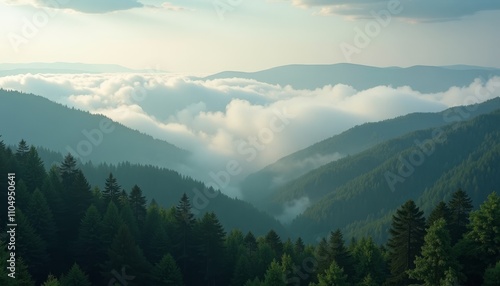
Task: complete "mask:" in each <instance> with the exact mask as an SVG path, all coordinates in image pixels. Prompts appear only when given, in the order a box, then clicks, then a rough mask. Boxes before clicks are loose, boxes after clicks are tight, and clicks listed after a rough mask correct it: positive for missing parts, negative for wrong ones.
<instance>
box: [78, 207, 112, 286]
mask: <svg viewBox="0 0 500 286" xmlns="http://www.w3.org/2000/svg"><path fill="white" fill-rule="evenodd" d="M102 232H103V227H102V221H101V215H100V214H99V211H98V210H97V208H96V207H95V206H94V205H91V206H90V207H89V208H88V209H87V212H86V213H85V215H84V216H83V219H82V221H81V223H80V228H79V231H78V240H77V241H76V247H75V253H76V257H78V261H79V263H80V264H81V265H82V268H83V269H84V270H85V271H86V272H87V273H89V279H90V282H92V284H93V285H97V284H98V283H99V281H100V279H101V275H100V274H99V270H100V268H99V264H100V263H101V262H102V257H103V256H104V255H105V249H104V246H103V239H102Z"/></svg>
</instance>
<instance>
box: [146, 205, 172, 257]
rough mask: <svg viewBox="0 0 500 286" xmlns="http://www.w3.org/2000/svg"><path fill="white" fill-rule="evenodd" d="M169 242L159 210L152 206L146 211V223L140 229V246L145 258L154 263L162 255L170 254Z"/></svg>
mask: <svg viewBox="0 0 500 286" xmlns="http://www.w3.org/2000/svg"><path fill="white" fill-rule="evenodd" d="M169 242H170V240H169V237H168V235H167V232H166V229H165V226H164V224H163V219H162V216H161V214H160V208H159V207H158V206H157V205H154V204H152V205H151V206H150V207H149V209H148V210H147V216H146V221H145V223H144V226H143V228H142V240H141V245H142V248H143V249H144V255H145V256H146V258H147V259H148V260H149V261H151V262H153V263H156V262H158V261H159V260H160V259H161V258H162V257H163V255H162V253H166V252H170V250H171V248H170V247H171V246H170V243H169Z"/></svg>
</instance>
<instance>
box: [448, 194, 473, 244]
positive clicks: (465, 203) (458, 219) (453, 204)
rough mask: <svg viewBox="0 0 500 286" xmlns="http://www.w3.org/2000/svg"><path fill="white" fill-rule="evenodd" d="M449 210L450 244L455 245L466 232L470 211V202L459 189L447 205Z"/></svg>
mask: <svg viewBox="0 0 500 286" xmlns="http://www.w3.org/2000/svg"><path fill="white" fill-rule="evenodd" d="M448 205H449V209H450V221H449V225H450V236H451V243H452V244H455V243H456V242H457V241H458V240H459V239H460V238H462V236H463V235H464V234H465V232H466V231H467V225H468V224H469V214H470V212H471V210H472V200H471V199H470V197H469V196H468V195H467V193H466V192H464V191H462V189H459V190H458V191H456V192H455V193H453V196H452V198H451V200H450V202H449V203H448Z"/></svg>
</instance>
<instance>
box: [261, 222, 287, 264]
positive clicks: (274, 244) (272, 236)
mask: <svg viewBox="0 0 500 286" xmlns="http://www.w3.org/2000/svg"><path fill="white" fill-rule="evenodd" d="M264 239H265V241H266V243H267V244H268V245H269V246H270V247H271V249H272V250H273V251H274V253H275V258H278V257H281V255H282V254H283V242H281V238H280V236H279V235H278V234H277V233H276V231H274V230H273V229H271V230H270V231H269V232H268V233H267V234H266V236H265V237H264Z"/></svg>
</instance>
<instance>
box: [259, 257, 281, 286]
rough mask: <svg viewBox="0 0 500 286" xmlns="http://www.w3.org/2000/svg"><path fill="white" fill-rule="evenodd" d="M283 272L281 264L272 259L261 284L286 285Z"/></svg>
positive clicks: (271, 285)
mask: <svg viewBox="0 0 500 286" xmlns="http://www.w3.org/2000/svg"><path fill="white" fill-rule="evenodd" d="M284 276H285V273H283V269H282V268H281V265H280V264H279V263H278V262H277V261H276V260H273V261H272V262H271V265H269V268H268V269H267V272H266V275H265V277H264V283H263V284H262V285H263V286H286V283H285V279H284Z"/></svg>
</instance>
